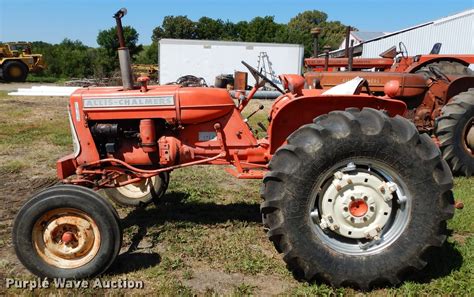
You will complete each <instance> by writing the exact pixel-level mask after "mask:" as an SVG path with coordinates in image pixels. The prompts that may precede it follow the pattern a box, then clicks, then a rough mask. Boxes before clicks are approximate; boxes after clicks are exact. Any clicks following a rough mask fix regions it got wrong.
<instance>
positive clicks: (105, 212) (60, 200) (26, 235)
mask: <svg viewBox="0 0 474 297" xmlns="http://www.w3.org/2000/svg"><path fill="white" fill-rule="evenodd" d="M12 238H13V245H14V248H15V252H16V254H17V257H18V259H19V260H20V261H21V263H22V264H23V265H24V266H25V267H26V268H27V269H28V270H29V271H31V272H32V273H33V274H35V275H37V276H40V277H49V278H59V277H60V278H77V279H80V278H88V277H92V276H95V275H98V274H101V273H103V272H104V271H106V270H107V269H108V268H109V267H110V265H111V264H112V263H113V261H114V259H115V258H116V256H117V255H118V253H119V251H120V246H121V241H122V231H121V228H120V221H119V219H118V216H117V214H116V212H115V211H114V209H113V207H111V206H110V205H109V203H108V202H107V201H106V200H105V199H102V198H101V197H100V196H99V195H97V194H96V193H95V192H94V191H92V190H90V189H87V188H84V187H79V186H72V185H61V186H54V187H51V188H48V189H46V190H44V191H42V192H40V193H38V194H36V195H35V196H34V197H33V198H32V199H31V200H29V201H28V202H27V203H26V204H25V205H24V206H23V207H22V208H21V209H20V211H19V213H18V215H17V216H16V218H15V221H14V224H13V236H12Z"/></svg>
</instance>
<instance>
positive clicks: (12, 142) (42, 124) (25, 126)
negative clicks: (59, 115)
mask: <svg viewBox="0 0 474 297" xmlns="http://www.w3.org/2000/svg"><path fill="white" fill-rule="evenodd" d="M28 112H31V110H21V111H12V113H10V115H11V117H12V118H13V117H15V116H25V115H27V113H28ZM38 140H46V141H49V142H51V143H53V144H55V145H58V146H64V147H65V146H70V145H71V135H70V129H69V125H68V123H67V119H47V118H46V119H41V120H39V121H36V122H32V123H19V122H15V121H13V120H12V121H9V122H6V123H2V122H0V145H8V146H29V145H32V144H33V143H34V142H36V141H38Z"/></svg>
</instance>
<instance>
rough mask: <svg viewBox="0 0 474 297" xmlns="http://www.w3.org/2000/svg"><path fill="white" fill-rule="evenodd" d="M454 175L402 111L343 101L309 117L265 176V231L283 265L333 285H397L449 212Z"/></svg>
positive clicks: (418, 265) (438, 236)
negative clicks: (344, 107)
mask: <svg viewBox="0 0 474 297" xmlns="http://www.w3.org/2000/svg"><path fill="white" fill-rule="evenodd" d="M451 188H452V175H451V172H450V170H449V168H448V166H447V164H446V162H445V161H443V160H442V159H441V156H440V154H439V150H438V149H437V148H436V146H435V145H434V143H433V142H432V141H431V140H430V138H429V137H428V136H425V135H419V134H418V132H417V131H416V129H415V127H414V126H413V125H412V124H411V123H409V122H408V121H407V120H405V119H403V118H401V117H395V118H389V117H388V116H386V115H385V114H383V113H382V112H380V111H377V110H374V109H368V108H366V109H363V110H362V111H359V110H355V109H350V110H348V111H335V112H331V113H329V114H328V115H323V116H320V117H318V118H316V119H315V121H314V123H313V124H309V125H305V126H303V127H301V128H300V129H298V130H297V131H295V132H294V133H293V134H292V135H291V136H290V137H289V138H288V144H287V145H285V146H283V147H282V148H280V149H279V150H278V151H277V152H276V154H275V155H274V157H273V159H272V161H271V163H270V172H269V173H268V174H267V175H266V176H265V178H264V184H263V188H262V196H263V198H264V200H265V201H264V202H263V203H262V206H261V211H262V216H263V219H264V224H265V225H266V226H267V228H268V229H269V231H268V236H269V238H270V240H271V241H273V243H274V245H275V247H276V248H277V250H279V251H280V252H282V253H283V254H284V257H283V259H284V260H285V261H286V263H287V265H288V267H289V269H290V270H292V271H293V273H294V274H295V275H296V276H297V277H300V278H303V279H306V280H308V281H312V280H319V281H323V282H327V283H330V284H332V285H334V286H354V287H359V288H362V289H368V288H370V287H373V286H378V285H383V284H391V285H395V284H397V283H399V282H401V281H402V280H403V278H404V277H406V276H407V274H409V273H410V272H412V271H413V270H420V269H422V268H423V267H424V266H425V265H426V262H425V261H424V260H423V255H424V253H425V252H426V251H427V249H428V248H429V247H431V246H440V245H441V244H442V243H443V242H444V241H445V238H446V235H445V221H446V220H447V219H449V218H451V217H452V216H453V213H454V207H453V199H452V193H451Z"/></svg>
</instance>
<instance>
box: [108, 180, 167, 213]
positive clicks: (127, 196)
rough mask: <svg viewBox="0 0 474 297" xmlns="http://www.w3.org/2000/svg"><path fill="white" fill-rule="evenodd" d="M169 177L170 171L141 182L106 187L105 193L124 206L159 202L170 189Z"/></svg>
mask: <svg viewBox="0 0 474 297" xmlns="http://www.w3.org/2000/svg"><path fill="white" fill-rule="evenodd" d="M169 179H170V177H169V173H168V172H163V173H160V174H159V175H157V176H154V177H151V178H147V179H144V180H142V181H141V182H139V183H134V184H129V185H126V186H123V187H118V188H110V189H106V190H105V194H106V195H107V197H108V198H110V199H111V200H112V201H114V202H116V203H117V204H120V205H122V206H133V207H138V206H141V207H143V206H146V205H148V204H150V203H152V202H154V203H155V204H158V202H159V200H160V199H161V197H163V195H164V194H165V193H166V190H167V189H168V184H169Z"/></svg>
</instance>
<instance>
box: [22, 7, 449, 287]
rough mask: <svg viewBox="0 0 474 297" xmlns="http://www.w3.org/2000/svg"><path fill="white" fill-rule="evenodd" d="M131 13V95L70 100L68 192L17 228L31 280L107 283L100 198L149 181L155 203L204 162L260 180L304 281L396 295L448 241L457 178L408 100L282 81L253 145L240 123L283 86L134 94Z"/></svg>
mask: <svg viewBox="0 0 474 297" xmlns="http://www.w3.org/2000/svg"><path fill="white" fill-rule="evenodd" d="M124 13H125V11H124V10H120V11H119V12H117V14H116V15H115V17H116V20H117V24H118V32H119V37H120V40H121V41H120V44H121V48H120V49H119V57H120V61H121V68H122V78H123V81H124V85H123V87H109V88H84V89H79V90H77V91H76V92H75V93H74V94H73V95H72V96H71V98H70V104H69V120H70V123H71V131H72V135H73V140H74V153H72V154H71V155H68V156H65V157H64V158H61V159H60V160H59V161H58V162H57V172H58V177H59V179H60V180H61V181H62V182H63V185H59V186H54V187H51V188H48V189H46V190H43V191H42V192H40V193H38V194H36V195H35V196H34V197H33V198H32V199H30V200H29V201H28V202H27V203H26V204H25V205H24V206H23V207H22V208H21V210H20V212H19V213H18V215H17V217H16V219H15V222H14V226H13V244H14V247H15V251H16V253H17V256H18V258H19V259H20V261H21V262H22V263H23V265H25V267H27V268H28V269H29V270H30V271H31V272H32V273H34V274H36V275H38V276H41V277H63V278H86V277H91V276H94V275H98V274H100V273H103V272H104V271H105V270H107V268H108V267H109V266H110V265H111V264H112V262H113V261H114V259H115V258H116V256H117V254H118V253H119V250H120V245H121V238H122V233H121V229H120V220H119V217H118V215H117V213H116V212H115V210H114V208H113V207H112V206H111V204H109V202H107V200H105V199H103V198H102V197H100V196H99V195H98V194H97V193H96V190H98V189H113V190H112V191H115V194H116V193H117V191H120V190H119V189H120V188H122V187H126V186H127V185H137V184H140V183H142V185H143V186H144V187H145V188H146V187H148V186H149V192H150V196H153V197H157V196H159V195H161V194H162V193H163V192H164V190H165V188H166V184H167V182H168V177H169V176H168V174H169V172H171V171H173V170H177V169H179V168H182V167H186V166H193V165H198V164H201V165H203V164H206V165H226V166H227V169H228V171H229V172H231V173H232V174H233V175H235V176H236V177H237V178H247V179H261V178H263V185H262V190H261V196H262V198H263V202H262V204H261V213H262V217H263V224H264V226H265V229H266V230H267V234H268V237H269V239H270V240H271V241H272V242H273V243H274V245H275V247H276V249H277V250H278V251H279V252H281V253H283V255H284V256H283V259H284V261H285V262H286V263H287V265H288V268H289V269H290V270H291V271H292V272H293V273H294V274H295V275H296V276H297V277H299V278H302V279H306V280H308V281H314V280H317V281H322V282H327V283H329V284H331V285H334V286H347V285H350V286H358V287H360V288H362V289H367V288H370V287H372V286H376V285H381V284H390V285H395V284H397V283H399V282H401V281H402V280H403V278H404V277H406V276H408V275H410V274H412V273H413V272H414V271H416V270H420V269H422V268H423V267H424V266H425V265H426V262H425V260H424V255H425V253H426V252H427V251H428V250H429V249H430V247H438V246H441V245H442V244H443V242H444V241H445V239H446V228H445V226H446V224H445V222H446V220H448V219H450V218H451V217H452V216H453V213H454V200H453V195H452V192H451V188H452V175H451V171H450V170H449V167H448V165H447V163H446V162H445V161H444V160H443V159H442V158H441V155H440V152H439V150H438V148H437V147H436V145H435V144H434V143H433V142H432V141H431V139H430V137H428V136H427V135H426V134H424V135H420V134H419V133H418V132H417V130H416V128H415V126H414V125H413V124H412V123H410V122H409V121H408V120H406V119H405V118H403V117H402V116H401V115H403V114H404V113H405V112H406V109H407V107H406V104H405V103H404V102H402V101H399V100H392V99H389V98H381V97H376V96H373V95H369V94H360V95H324V94H322V91H321V90H315V89H312V90H309V89H304V83H305V81H304V78H303V77H301V76H298V75H284V76H282V79H283V81H284V90H281V92H282V95H281V96H280V97H279V98H278V99H277V100H276V101H275V102H274V104H273V106H272V109H271V112H270V114H269V117H268V120H269V123H268V127H267V136H266V137H264V138H261V139H256V137H255V136H254V134H253V132H252V129H251V128H250V127H249V125H248V124H247V121H246V119H244V118H243V116H242V114H241V112H242V110H244V108H245V107H246V106H247V104H248V103H249V101H250V100H251V99H252V97H253V95H254V94H255V92H256V91H257V90H258V89H259V88H260V87H262V86H263V85H264V84H265V83H268V84H270V85H273V87H275V88H277V89H278V86H276V85H274V84H273V83H272V81H271V80H269V79H268V78H266V77H265V76H264V75H262V74H261V73H260V72H258V71H257V70H256V69H254V68H252V67H251V66H249V65H247V64H245V65H246V66H247V67H248V68H249V71H250V73H251V74H252V75H253V76H254V77H255V79H256V84H255V86H254V87H253V89H252V91H251V92H250V94H249V95H248V96H246V97H245V96H244V95H242V96H239V98H238V102H237V104H236V102H235V101H234V100H233V99H232V98H231V97H230V95H229V93H228V92H227V91H225V90H221V89H217V88H201V87H195V88H193V87H182V86H179V85H169V86H147V84H146V82H147V80H146V78H141V79H139V80H140V83H141V86H140V87H138V88H136V87H134V85H133V82H132V81H131V79H130V77H131V75H130V64H129V55H128V50H127V49H126V48H125V46H124V43H123V38H122V36H121V33H120V32H121V18H122V17H123V15H124ZM243 94H244V93H243ZM153 181H158V182H155V183H153ZM124 193H129V192H127V191H124V192H122V195H123V197H122V198H123V199H125V198H127V197H126V195H124ZM109 195H114V192H112V193H110V192H109ZM132 196H133V195H132ZM122 198H121V199H122ZM133 199H135V197H129V198H128V200H133ZM143 199H145V198H143ZM122 201H123V202H126V200H122ZM147 202H149V200H145V201H144V203H147ZM130 204H133V203H130Z"/></svg>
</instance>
